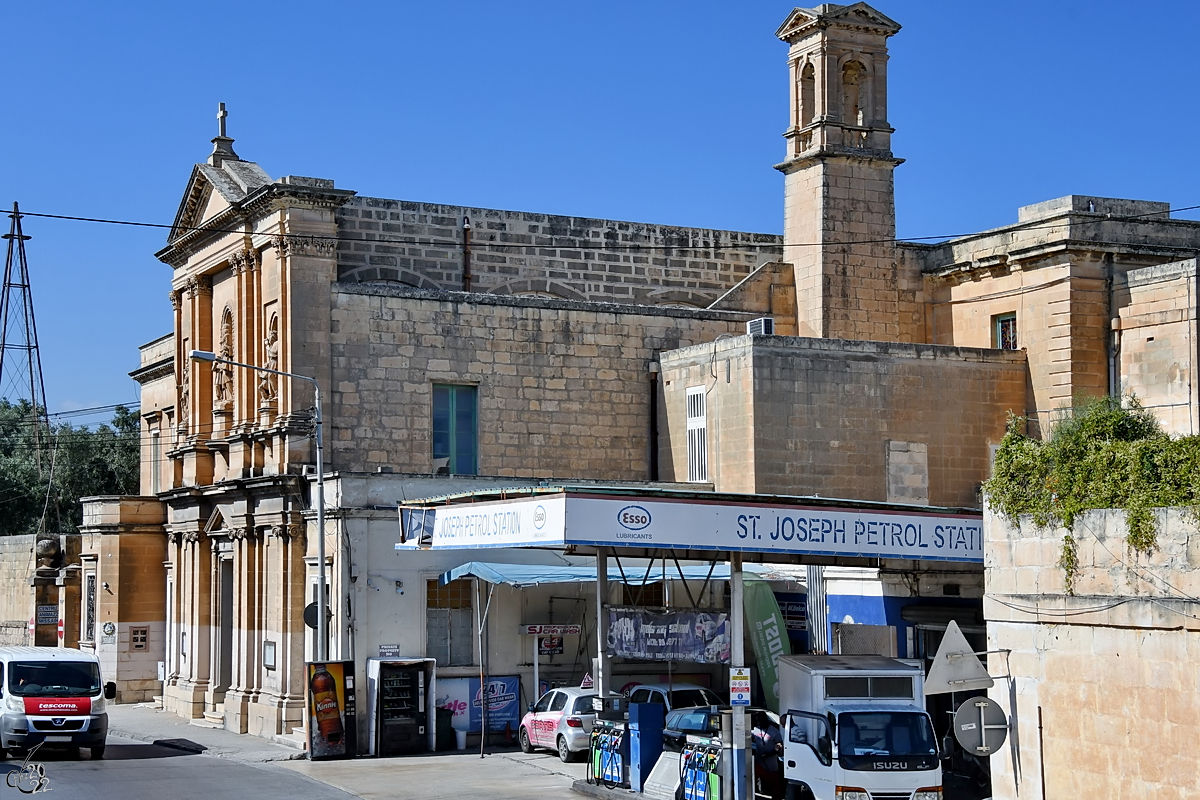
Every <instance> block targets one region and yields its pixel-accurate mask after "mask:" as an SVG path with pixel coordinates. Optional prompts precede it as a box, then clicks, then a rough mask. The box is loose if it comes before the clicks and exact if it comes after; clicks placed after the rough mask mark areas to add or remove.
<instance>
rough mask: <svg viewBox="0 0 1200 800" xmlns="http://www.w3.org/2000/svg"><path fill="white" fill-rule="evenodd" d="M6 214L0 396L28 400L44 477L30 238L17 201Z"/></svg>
mask: <svg viewBox="0 0 1200 800" xmlns="http://www.w3.org/2000/svg"><path fill="white" fill-rule="evenodd" d="M9 217H10V218H11V219H12V224H11V226H10V227H9V232H8V233H6V234H5V235H4V237H3V238H4V239H6V240H7V241H8V248H7V251H8V252H7V255H6V256H5V259H4V287H3V292H2V293H0V397H4V398H5V399H7V400H9V402H18V401H20V400H22V399H28V400H29V404H30V414H31V417H32V418H31V419H30V420H29V422H30V423H31V424H32V425H33V439H34V460H35V463H36V464H37V470H38V476H39V477H44V474H43V473H44V469H43V463H42V461H43V459H42V451H43V450H44V449H45V448H46V446H47V445H48V443H49V432H50V420H49V418H48V417H47V416H46V413H47V410H46V386H45V384H44V383H43V382H42V357H41V353H40V352H39V351H38V339H37V323H36V322H35V321H34V318H33V292H32V291H31V289H30V287H29V264H28V262H27V261H26V260H25V242H27V241H29V239H30V238H31V237H29V236H26V235H25V234H24V233H23V232H22V230H21V211H20V208H19V207H18V206H17V204H16V203H13V210H12V213H11V214H9ZM14 357H15V359H16V360H15V361H14Z"/></svg>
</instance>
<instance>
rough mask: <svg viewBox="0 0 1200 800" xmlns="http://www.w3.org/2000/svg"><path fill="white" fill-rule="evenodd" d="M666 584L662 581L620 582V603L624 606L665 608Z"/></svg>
mask: <svg viewBox="0 0 1200 800" xmlns="http://www.w3.org/2000/svg"><path fill="white" fill-rule="evenodd" d="M665 586H666V584H664V583H663V582H662V581H655V582H654V583H647V584H640V583H632V584H630V583H622V584H621V604H622V605H626V606H646V607H647V608H666V607H667V593H666V589H665Z"/></svg>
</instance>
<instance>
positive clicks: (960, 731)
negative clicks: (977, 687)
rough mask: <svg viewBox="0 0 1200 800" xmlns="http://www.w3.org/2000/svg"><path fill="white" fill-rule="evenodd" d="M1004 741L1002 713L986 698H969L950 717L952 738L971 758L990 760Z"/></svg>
mask: <svg viewBox="0 0 1200 800" xmlns="http://www.w3.org/2000/svg"><path fill="white" fill-rule="evenodd" d="M1007 737H1008V718H1007V717H1005V716H1004V709H1002V708H1000V706H998V705H996V702H995V701H994V700H989V699H988V698H986V697H972V698H971V699H970V700H968V701H967V702H965V703H963V704H962V705H961V706H959V707H958V711H956V712H955V713H954V738H955V739H957V740H958V743H959V744H961V745H962V746H963V749H964V750H966V751H967V752H968V753H970V754H971V755H975V756H990V755H991V754H992V753H994V752H996V750H998V749H999V748H1000V745H1002V744H1004V740H1005V739H1006V738H1007Z"/></svg>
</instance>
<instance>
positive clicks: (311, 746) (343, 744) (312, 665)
mask: <svg viewBox="0 0 1200 800" xmlns="http://www.w3.org/2000/svg"><path fill="white" fill-rule="evenodd" d="M305 666H306V668H307V675H308V717H309V725H308V753H309V758H313V759H318V758H328V759H333V758H349V757H351V756H353V755H354V747H353V745H352V744H351V743H350V739H351V736H352V731H353V730H354V725H355V722H354V691H353V690H352V689H350V690H348V688H347V686H346V678H347V676H349V675H352V674H353V671H354V662H353V661H325V662H309V663H308V664H306V665H305Z"/></svg>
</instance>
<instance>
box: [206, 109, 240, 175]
mask: <svg viewBox="0 0 1200 800" xmlns="http://www.w3.org/2000/svg"><path fill="white" fill-rule="evenodd" d="M227 116H229V114H228V112H226V111H225V104H224V103H221V104H220V105H219V107H218V109H217V130H218V133H217V136H216V138H214V139H213V140H212V143H213V151H212V155H210V156H209V157H208V163H209V164H212V165H213V166H214V167H219V166H221V162H223V161H241V159H240V158H238V154H237V153H235V152H233V139H230V138H229V137H228V136H226V135H225V118H226V117H227Z"/></svg>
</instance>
